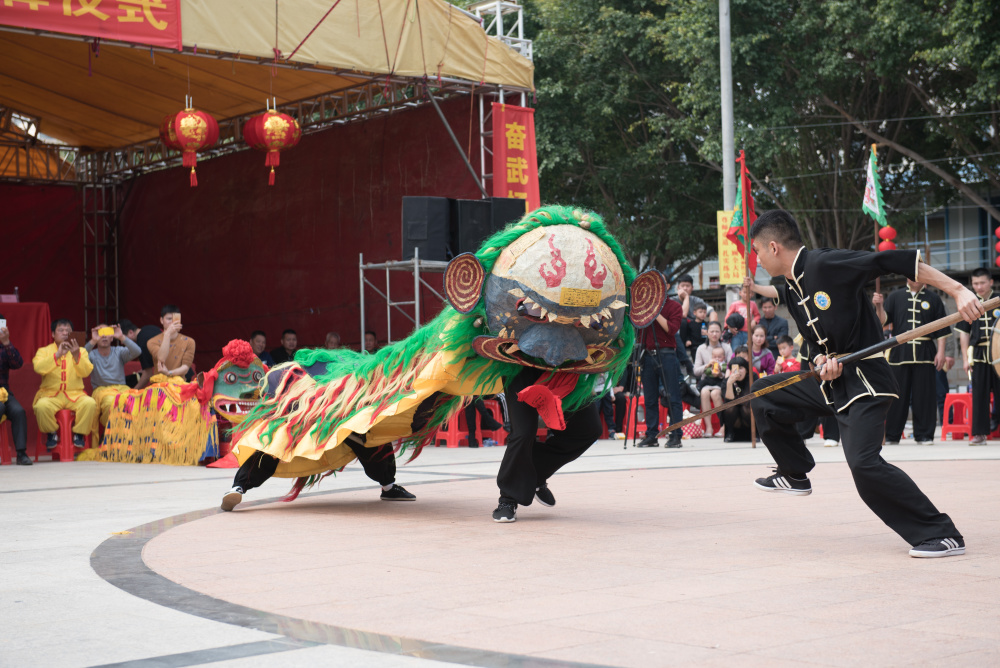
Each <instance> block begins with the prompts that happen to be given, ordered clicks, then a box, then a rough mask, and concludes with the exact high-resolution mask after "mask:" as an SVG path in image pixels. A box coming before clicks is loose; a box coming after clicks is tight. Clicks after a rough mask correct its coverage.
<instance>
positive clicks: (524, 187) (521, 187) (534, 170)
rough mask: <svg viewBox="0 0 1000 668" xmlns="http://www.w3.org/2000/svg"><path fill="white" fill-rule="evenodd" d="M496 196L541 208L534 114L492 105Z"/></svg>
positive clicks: (528, 110) (529, 111)
mask: <svg viewBox="0 0 1000 668" xmlns="http://www.w3.org/2000/svg"><path fill="white" fill-rule="evenodd" d="M493 196H494V197H519V198H521V199H523V200H527V202H528V205H527V210H528V211H533V210H535V209H537V208H538V207H539V206H541V196H540V195H539V192H538V158H537V155H536V153H535V110H534V109H527V108H525V107H515V106H513V105H510V104H499V103H497V102H494V103H493Z"/></svg>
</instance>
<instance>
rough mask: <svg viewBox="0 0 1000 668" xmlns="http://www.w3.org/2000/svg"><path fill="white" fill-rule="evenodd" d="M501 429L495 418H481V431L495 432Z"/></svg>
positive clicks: (501, 425) (501, 426)
mask: <svg viewBox="0 0 1000 668" xmlns="http://www.w3.org/2000/svg"><path fill="white" fill-rule="evenodd" d="M497 429H503V424H501V423H499V422H497V421H496V418H492V417H491V418H488V419H487V418H483V431H496V430H497Z"/></svg>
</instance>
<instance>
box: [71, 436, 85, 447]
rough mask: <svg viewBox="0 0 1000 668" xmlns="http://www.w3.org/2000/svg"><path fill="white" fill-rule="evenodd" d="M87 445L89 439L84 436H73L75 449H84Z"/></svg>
mask: <svg viewBox="0 0 1000 668" xmlns="http://www.w3.org/2000/svg"><path fill="white" fill-rule="evenodd" d="M85 445H87V439H86V437H85V436H84V435H83V434H73V447H74V448H82V447H83V446H85Z"/></svg>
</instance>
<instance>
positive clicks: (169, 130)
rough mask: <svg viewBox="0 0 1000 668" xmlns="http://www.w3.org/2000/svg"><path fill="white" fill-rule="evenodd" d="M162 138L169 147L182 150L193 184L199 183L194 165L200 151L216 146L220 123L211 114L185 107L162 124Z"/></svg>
mask: <svg viewBox="0 0 1000 668" xmlns="http://www.w3.org/2000/svg"><path fill="white" fill-rule="evenodd" d="M160 139H162V140H163V144H164V145H165V146H166V147H167V148H172V149H174V150H175V151H182V152H183V154H184V166H185V167H190V168H191V186H192V187H193V186H196V185H198V175H197V174H196V173H195V171H194V166H195V164H197V162H198V153H197V152H198V151H200V150H202V149H206V148H209V147H210V146H214V145H215V142H217V141H219V124H218V123H216V122H215V119H214V118H212V115H211V114H207V113H205V112H204V111H198V110H197V109H191V108H188V109H185V110H184V111H178V112H177V113H176V114H171V115H170V116H167V117H166V118H164V119H163V123H161V124H160Z"/></svg>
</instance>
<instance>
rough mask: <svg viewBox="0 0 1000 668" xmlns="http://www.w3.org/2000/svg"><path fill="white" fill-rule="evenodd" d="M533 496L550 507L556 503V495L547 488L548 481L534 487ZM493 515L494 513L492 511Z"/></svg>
mask: <svg viewBox="0 0 1000 668" xmlns="http://www.w3.org/2000/svg"><path fill="white" fill-rule="evenodd" d="M535 498H536V499H538V503H540V504H542V505H543V506H548V507H549V508H551V507H552V506H554V505H556V497H555V495H554V494H553V493H552V490H551V489H549V483H547V482H543V483H542V486H541V487H539V488H537V489H535ZM494 515H496V513H494Z"/></svg>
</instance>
